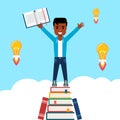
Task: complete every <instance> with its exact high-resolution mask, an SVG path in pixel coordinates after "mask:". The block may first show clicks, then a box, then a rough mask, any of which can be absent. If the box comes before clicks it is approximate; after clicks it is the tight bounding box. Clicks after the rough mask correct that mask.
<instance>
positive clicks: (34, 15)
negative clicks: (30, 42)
mask: <svg viewBox="0 0 120 120" xmlns="http://www.w3.org/2000/svg"><path fill="white" fill-rule="evenodd" d="M23 18H24V22H25V25H26V28H29V27H32V26H36V25H38V24H40V23H48V22H50V18H49V15H48V10H47V8H41V9H37V10H33V11H30V12H25V13H23Z"/></svg>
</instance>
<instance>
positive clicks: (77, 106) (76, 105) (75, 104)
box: [72, 98, 82, 120]
mask: <svg viewBox="0 0 120 120" xmlns="http://www.w3.org/2000/svg"><path fill="white" fill-rule="evenodd" d="M72 101H73V105H74V109H75V113H76V116H77V120H79V119H82V116H81V113H80V109H79V105H78V102H77V98H74V99H72Z"/></svg>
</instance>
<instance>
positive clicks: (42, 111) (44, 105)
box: [38, 97, 48, 120]
mask: <svg viewBox="0 0 120 120" xmlns="http://www.w3.org/2000/svg"><path fill="white" fill-rule="evenodd" d="M47 104H48V98H46V97H43V98H42V102H41V106H40V110H39V115H38V119H40V120H41V119H42V120H43V119H44V116H45V112H46V108H47Z"/></svg>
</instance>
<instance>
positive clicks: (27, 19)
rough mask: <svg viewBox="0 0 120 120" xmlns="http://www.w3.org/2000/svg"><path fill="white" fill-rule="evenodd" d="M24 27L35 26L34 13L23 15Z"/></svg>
mask: <svg viewBox="0 0 120 120" xmlns="http://www.w3.org/2000/svg"><path fill="white" fill-rule="evenodd" d="M23 16H24V19H25V23H26V27H31V26H34V25H37V23H36V18H35V14H34V12H28V13H24V14H23Z"/></svg>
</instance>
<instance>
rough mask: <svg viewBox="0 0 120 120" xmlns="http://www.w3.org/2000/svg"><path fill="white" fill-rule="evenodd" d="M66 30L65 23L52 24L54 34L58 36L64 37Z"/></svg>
mask: <svg viewBox="0 0 120 120" xmlns="http://www.w3.org/2000/svg"><path fill="white" fill-rule="evenodd" d="M66 29H67V26H66V23H58V24H56V23H55V24H54V33H55V34H56V35H58V36H62V35H65V33H66Z"/></svg>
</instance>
